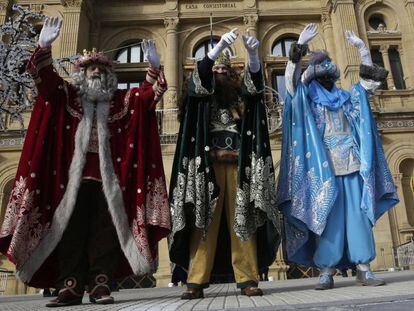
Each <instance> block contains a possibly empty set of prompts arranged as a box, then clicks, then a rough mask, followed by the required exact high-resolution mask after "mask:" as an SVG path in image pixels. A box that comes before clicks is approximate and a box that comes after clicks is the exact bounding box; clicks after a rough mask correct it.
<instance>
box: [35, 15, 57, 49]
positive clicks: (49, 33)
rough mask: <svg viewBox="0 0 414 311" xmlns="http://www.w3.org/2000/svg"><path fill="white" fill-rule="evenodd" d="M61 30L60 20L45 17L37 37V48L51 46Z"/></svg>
mask: <svg viewBox="0 0 414 311" xmlns="http://www.w3.org/2000/svg"><path fill="white" fill-rule="evenodd" d="M61 28H62V20H60V19H59V18H57V17H52V18H49V17H47V18H46V20H45V23H44V24H43V28H42V31H41V32H40V35H39V46H40V47H41V48H44V47H49V46H51V45H52V43H53V42H54V41H55V40H56V38H57V37H59V33H60V29H61Z"/></svg>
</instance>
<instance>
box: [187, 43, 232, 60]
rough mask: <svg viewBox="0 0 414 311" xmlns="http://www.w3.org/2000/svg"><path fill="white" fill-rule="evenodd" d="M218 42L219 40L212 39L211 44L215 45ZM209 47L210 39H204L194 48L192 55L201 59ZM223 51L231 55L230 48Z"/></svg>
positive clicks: (209, 49)
mask: <svg viewBox="0 0 414 311" xmlns="http://www.w3.org/2000/svg"><path fill="white" fill-rule="evenodd" d="M218 42H219V40H217V39H214V40H213V45H214V46H215V45H216V44H217V43H218ZM211 49H212V48H211V44H210V39H207V40H204V41H203V42H201V43H199V44H198V45H197V46H196V47H195V48H194V50H193V55H192V56H193V57H194V58H196V59H202V58H204V56H206V55H207V53H208V52H209V51H211ZM224 51H228V52H229V54H230V56H233V51H232V50H231V49H230V48H226V49H225V50H224Z"/></svg>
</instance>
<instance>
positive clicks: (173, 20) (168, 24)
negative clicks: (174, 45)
mask: <svg viewBox="0 0 414 311" xmlns="http://www.w3.org/2000/svg"><path fill="white" fill-rule="evenodd" d="M179 22H180V19H179V18H178V17H167V18H165V19H164V26H165V28H167V30H176V29H177V26H178V23H179Z"/></svg>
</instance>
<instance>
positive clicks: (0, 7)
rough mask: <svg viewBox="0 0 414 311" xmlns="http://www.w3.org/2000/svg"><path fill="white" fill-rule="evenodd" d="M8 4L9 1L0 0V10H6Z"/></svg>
mask: <svg viewBox="0 0 414 311" xmlns="http://www.w3.org/2000/svg"><path fill="white" fill-rule="evenodd" d="M8 5H9V1H7V0H0V11H6V10H7V6H8Z"/></svg>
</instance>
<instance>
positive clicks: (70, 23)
mask: <svg viewBox="0 0 414 311" xmlns="http://www.w3.org/2000/svg"><path fill="white" fill-rule="evenodd" d="M84 2H85V1H84V0H61V3H62V5H63V6H64V10H63V26H62V30H61V34H60V36H61V46H60V57H66V56H71V55H74V54H76V53H77V52H80V48H79V47H78V41H79V24H80V15H81V12H82V7H83V4H84Z"/></svg>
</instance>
